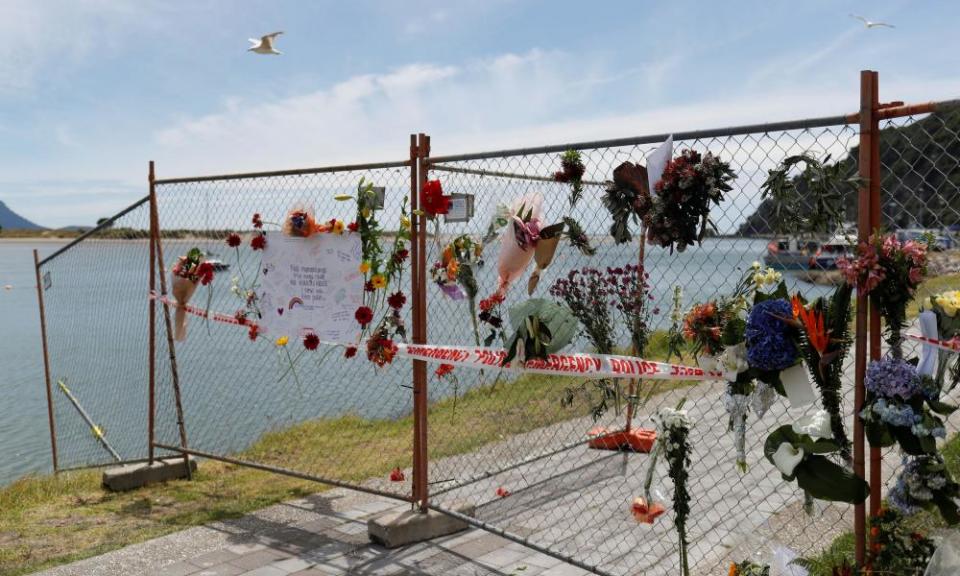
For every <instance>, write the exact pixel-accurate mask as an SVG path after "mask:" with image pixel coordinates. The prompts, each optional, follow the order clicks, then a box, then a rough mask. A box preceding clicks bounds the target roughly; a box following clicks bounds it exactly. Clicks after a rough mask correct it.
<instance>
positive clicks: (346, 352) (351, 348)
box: [343, 346, 357, 358]
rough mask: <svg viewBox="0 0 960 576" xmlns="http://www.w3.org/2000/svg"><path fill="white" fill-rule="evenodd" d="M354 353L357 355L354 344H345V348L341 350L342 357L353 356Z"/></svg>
mask: <svg viewBox="0 0 960 576" xmlns="http://www.w3.org/2000/svg"><path fill="white" fill-rule="evenodd" d="M356 355H357V347H356V346H347V349H346V350H344V351H343V357H344V358H353V357H354V356H356Z"/></svg>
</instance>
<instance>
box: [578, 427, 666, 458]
mask: <svg viewBox="0 0 960 576" xmlns="http://www.w3.org/2000/svg"><path fill="white" fill-rule="evenodd" d="M587 435H588V436H590V441H589V442H588V443H587V445H588V446H589V447H590V448H593V449H595V450H632V451H634V452H650V450H652V449H653V443H654V441H655V440H656V439H657V433H656V432H655V431H653V430H647V429H645V428H634V429H632V430H630V431H629V432H627V431H626V430H617V431H615V432H608V431H607V429H606V428H603V427H602V426H597V427H596V428H592V429H591V430H590V431H589V432H587Z"/></svg>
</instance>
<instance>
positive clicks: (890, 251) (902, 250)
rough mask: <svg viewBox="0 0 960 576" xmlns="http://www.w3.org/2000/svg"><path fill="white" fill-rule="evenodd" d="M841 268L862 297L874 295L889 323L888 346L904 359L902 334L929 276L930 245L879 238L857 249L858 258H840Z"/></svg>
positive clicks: (876, 236) (891, 238) (878, 306)
mask: <svg viewBox="0 0 960 576" xmlns="http://www.w3.org/2000/svg"><path fill="white" fill-rule="evenodd" d="M837 268H839V269H840V270H841V271H842V272H843V275H844V278H845V279H846V281H847V283H848V284H850V285H852V286H856V288H857V292H858V293H859V294H860V295H867V294H869V295H871V297H872V298H873V299H874V301H875V302H876V305H877V309H878V310H879V311H880V314H881V315H882V316H883V318H884V320H886V322H887V328H886V329H887V335H888V336H887V342H888V343H889V344H890V349H891V353H892V354H893V355H894V357H896V358H900V357H901V356H902V355H903V350H902V347H901V341H902V336H901V331H902V330H903V328H905V327H906V323H907V304H909V303H910V300H911V299H912V298H913V293H914V291H915V290H916V289H917V286H919V285H920V282H922V281H923V277H924V276H925V275H926V273H927V245H926V244H921V243H919V242H914V241H912V240H909V241H907V242H903V243H901V242H900V241H899V240H897V238H896V236H893V235H889V236H881V235H880V234H875V235H873V236H872V237H871V238H870V242H869V243H867V242H861V243H860V244H859V245H858V246H857V253H856V257H855V258H853V259H847V258H840V259H838V260H837Z"/></svg>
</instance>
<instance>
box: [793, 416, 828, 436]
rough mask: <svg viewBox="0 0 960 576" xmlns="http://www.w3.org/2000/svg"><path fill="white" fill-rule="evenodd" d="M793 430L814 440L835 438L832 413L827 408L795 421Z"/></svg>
mask: <svg viewBox="0 0 960 576" xmlns="http://www.w3.org/2000/svg"><path fill="white" fill-rule="evenodd" d="M793 431H794V432H796V433H797V434H806V435H808V436H810V437H811V438H813V439H814V440H816V439H817V438H827V439H830V438H833V429H832V428H831V427H830V414H829V413H828V412H827V411H826V410H817V411H816V412H815V413H813V414H811V415H810V416H804V417H802V418H800V419H799V420H797V421H796V422H794V423H793Z"/></svg>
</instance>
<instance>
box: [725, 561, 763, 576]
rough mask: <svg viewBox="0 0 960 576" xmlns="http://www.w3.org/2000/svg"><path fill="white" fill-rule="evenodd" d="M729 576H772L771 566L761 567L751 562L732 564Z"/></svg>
mask: <svg viewBox="0 0 960 576" xmlns="http://www.w3.org/2000/svg"><path fill="white" fill-rule="evenodd" d="M727 576H770V566H769V565H766V564H764V565H762V566H761V565H760V564H756V563H754V562H751V561H750V560H744V561H743V562H740V563H736V562H731V563H730V570H729V572H728V573H727Z"/></svg>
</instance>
